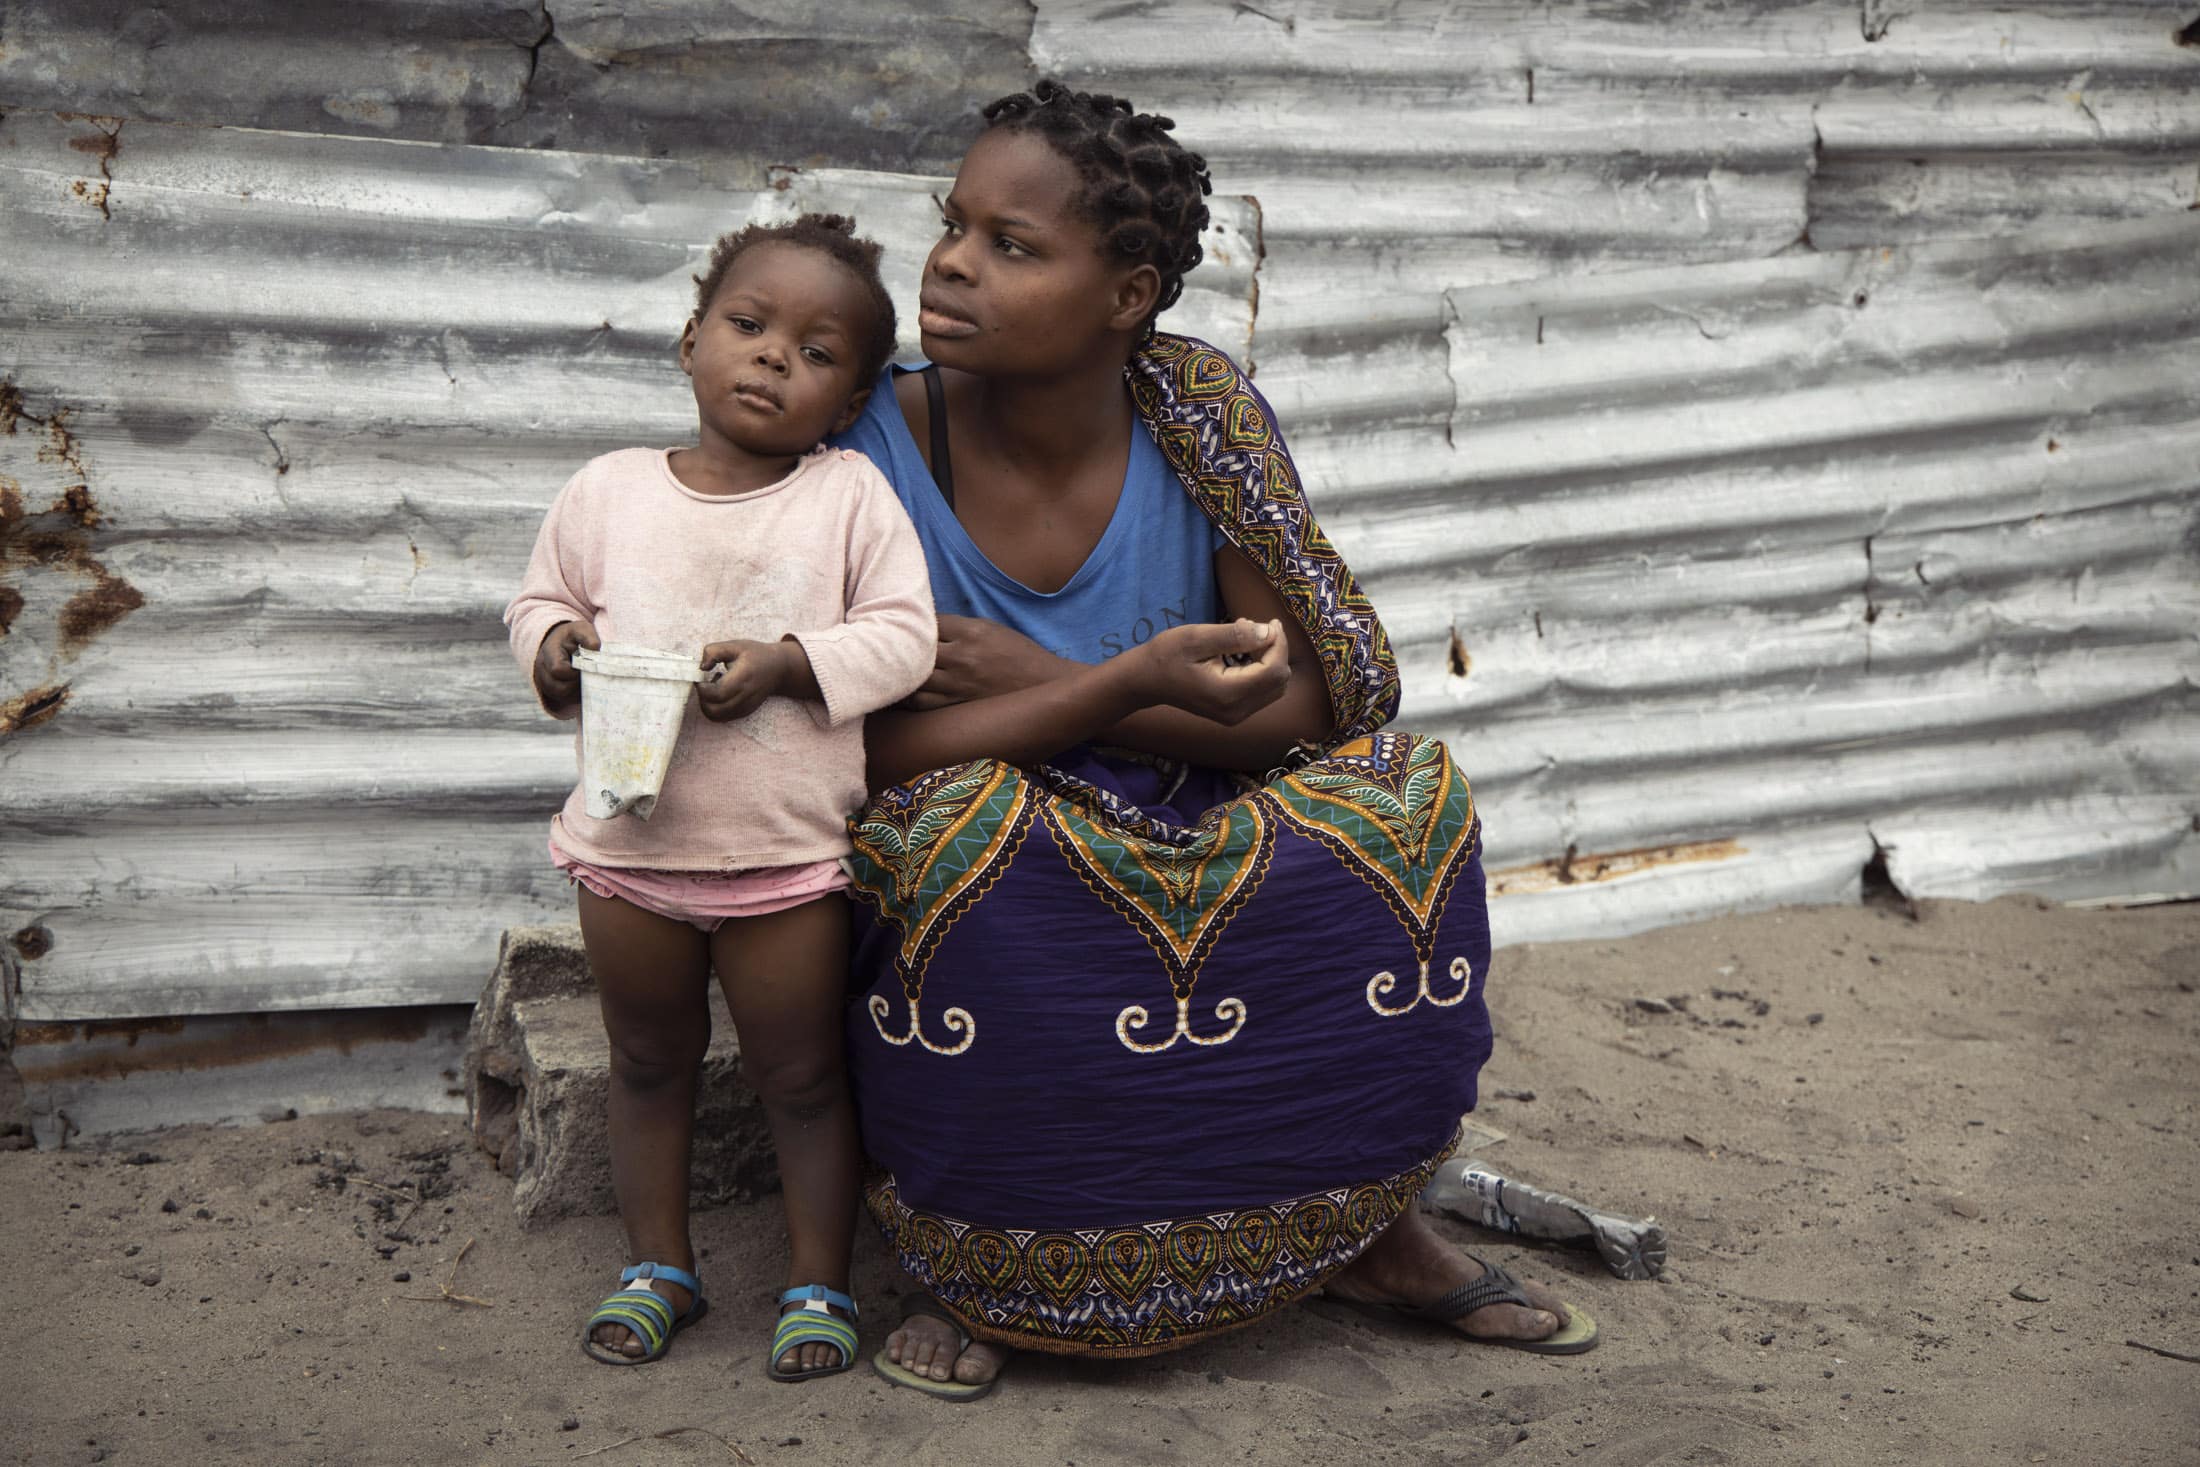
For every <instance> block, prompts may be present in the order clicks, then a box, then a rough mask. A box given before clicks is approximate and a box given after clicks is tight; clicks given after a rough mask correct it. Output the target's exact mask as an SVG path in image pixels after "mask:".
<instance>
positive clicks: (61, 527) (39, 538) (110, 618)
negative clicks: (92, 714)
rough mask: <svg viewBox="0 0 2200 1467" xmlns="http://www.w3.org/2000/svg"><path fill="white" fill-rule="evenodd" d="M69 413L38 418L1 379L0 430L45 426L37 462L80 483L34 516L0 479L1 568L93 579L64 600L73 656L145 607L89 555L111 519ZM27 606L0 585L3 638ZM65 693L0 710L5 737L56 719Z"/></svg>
mask: <svg viewBox="0 0 2200 1467" xmlns="http://www.w3.org/2000/svg"><path fill="white" fill-rule="evenodd" d="M69 417H70V409H68V408H66V407H56V408H55V409H53V411H52V412H50V413H48V414H47V415H45V416H44V417H40V416H39V415H38V414H36V413H34V412H32V411H31V410H30V409H29V407H28V406H27V405H26V404H25V402H24V399H23V394H22V391H21V389H19V388H18V387H17V386H16V385H15V383H14V382H13V381H12V380H8V381H0V431H5V432H7V433H11V434H12V433H17V432H20V431H21V425H22V424H24V423H30V424H33V425H35V426H38V427H42V428H44V429H45V430H46V441H45V442H44V443H42V444H40V445H39V448H38V459H39V462H41V463H49V464H54V465H57V466H59V467H60V468H62V469H64V470H66V471H67V473H68V474H69V476H70V477H72V478H74V479H76V480H78V481H79V482H77V483H74V484H70V485H69V486H68V487H67V488H65V489H64V490H62V491H61V494H60V496H59V497H58V498H56V499H55V500H54V501H53V503H51V504H49V505H48V506H47V507H46V508H45V509H44V510H43V511H42V512H40V513H38V514H35V515H34V514H29V513H26V512H25V509H24V506H23V492H22V486H21V485H20V484H19V483H18V482H17V481H15V480H14V479H10V478H6V477H4V476H0V570H5V569H7V567H8V566H9V564H10V563H11V562H13V561H15V560H17V559H18V558H20V559H21V560H23V561H25V562H27V563H28V564H31V565H36V566H42V567H45V568H48V569H52V570H60V571H64V572H66V573H68V574H70V575H73V576H77V577H80V578H81V579H83V580H84V581H86V582H88V584H87V585H86V586H85V587H84V588H83V589H82V590H80V591H78V592H77V593H76V594H75V595H73V596H71V597H70V598H69V599H68V600H67V601H65V602H64V603H62V607H61V610H60V613H59V614H58V617H57V619H56V626H55V631H56V634H57V644H56V654H57V656H59V657H73V656H75V655H76V654H77V653H79V652H81V651H83V649H84V648H85V647H86V646H87V645H88V644H89V643H90V642H91V641H92V640H93V639H94V638H96V637H98V636H99V635H101V634H102V633H104V632H105V631H106V630H107V629H108V628H110V627H112V626H113V625H114V624H115V623H116V622H118V621H121V620H122V619H123V618H124V617H126V616H128V615H129V614H130V613H131V612H133V611H136V610H137V609H138V608H140V607H142V606H143V605H145V595H144V593H143V592H141V591H139V590H138V588H137V587H135V586H133V585H131V584H130V583H129V582H128V581H126V580H124V579H123V578H122V577H120V576H118V575H116V574H115V573H114V572H113V571H110V570H109V569H107V567H106V566H105V565H104V564H102V563H101V562H100V561H99V560H97V559H96V558H94V557H93V555H92V553H91V547H90V534H91V532H92V531H93V530H95V529H97V528H99V527H100V526H101V525H103V524H104V523H106V516H105V515H104V514H103V513H101V511H100V508H99V501H98V499H97V498H96V497H95V496H94V495H93V493H92V487H91V485H90V484H89V483H88V482H84V481H85V480H86V479H87V478H88V475H87V474H86V473H85V470H84V448H83V444H82V443H81V442H79V441H78V439H77V437H76V435H75V434H74V433H72V432H70V431H69ZM23 606H24V598H23V594H22V592H21V591H20V590H19V589H17V588H16V587H14V586H12V585H11V586H4V587H0V635H4V634H6V633H7V632H9V631H10V630H11V629H12V628H13V626H14V624H15V620H16V618H17V617H18V616H19V615H20V614H21V613H22V610H23ZM67 692H68V689H67V687H66V686H65V685H64V686H61V687H59V689H58V691H56V689H55V688H53V687H51V686H49V687H48V688H46V689H42V690H40V691H39V692H37V693H29V694H25V695H24V696H23V697H22V698H19V699H17V700H15V702H13V703H10V704H8V705H7V706H6V708H4V709H0V734H4V733H13V732H15V731H16V730H18V729H23V728H29V727H31V726H32V725H33V724H35V723H39V722H43V721H44V720H45V719H47V718H50V717H52V716H53V714H54V713H55V712H56V711H58V709H59V707H60V700H61V699H62V698H64V697H66V696H67ZM49 695H50V696H49ZM41 699H43V700H44V701H41Z"/></svg>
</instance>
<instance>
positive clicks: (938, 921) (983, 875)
mask: <svg viewBox="0 0 2200 1467" xmlns="http://www.w3.org/2000/svg"><path fill="white" fill-rule="evenodd" d="M1031 803H1032V799H1031V793H1030V786H1029V784H1028V782H1027V781H1026V780H1025V778H1024V775H1023V773H1022V771H1020V770H1018V769H1017V768H1016V766H1015V765H1013V764H1009V763H1006V762H1005V761H1002V760H998V759H979V760H974V761H972V762H970V763H968V764H958V765H955V766H953V767H952V768H948V769H940V770H935V771H933V772H932V773H930V774H926V775H923V776H920V777H919V778H917V779H915V780H912V781H910V782H909V783H908V784H906V785H900V786H896V787H895V788H893V789H890V790H886V791H884V792H882V793H881V794H880V795H879V796H877V797H876V798H874V799H873V800H872V801H871V802H870V803H869V804H867V805H865V806H864V807H863V809H862V811H861V812H860V813H859V814H858V815H857V816H856V818H855V819H853V820H851V821H850V822H849V823H848V835H849V840H850V842H851V844H853V846H854V847H855V851H854V854H853V856H852V857H851V859H850V861H849V866H850V868H851V873H850V874H851V879H852V881H853V883H854V890H855V893H856V895H857V896H858V897H859V898H861V899H862V900H865V901H867V902H869V903H870V904H871V905H872V906H873V907H875V908H876V909H877V910H878V912H879V914H880V915H881V916H882V917H884V918H885V919H886V921H888V922H889V923H891V924H892V925H893V926H894V928H895V930H896V931H898V932H899V933H900V934H901V945H900V948H899V950H898V951H897V952H896V954H895V956H896V958H897V959H898V960H899V964H900V967H901V980H902V988H903V990H904V992H905V993H906V994H907V995H908V996H909V997H910V998H912V999H914V998H916V997H917V996H918V993H919V991H920V990H921V989H922V987H923V983H924V967H925V964H926V963H927V962H929V961H930V960H931V956H932V953H933V952H934V951H935V950H936V949H937V948H938V947H939V945H940V942H941V940H942V939H944V938H945V937H946V936H947V932H948V929H949V928H950V927H952V926H953V925H954V923H955V920H956V918H958V917H960V916H961V915H962V914H963V912H964V911H966V910H967V909H968V908H969V907H970V906H971V904H972V903H974V902H975V901H976V900H977V899H978V897H979V896H981V895H982V894H983V893H984V892H985V890H986V888H988V887H990V886H991V885H992V884H993V883H994V882H995V881H998V880H999V879H1000V877H1001V875H1002V873H1003V872H1005V871H1006V870H1007V869H1008V864H1009V862H1010V861H1011V860H1012V859H1013V858H1014V856H1015V854H1016V850H1017V848H1018V847H1019V846H1020V845H1021V844H1022V843H1023V839H1024V836H1025V834H1026V833H1027V832H1028V831H1029V830H1030V828H1031Z"/></svg>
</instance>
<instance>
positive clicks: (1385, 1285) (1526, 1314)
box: [1327, 1207, 1565, 1340]
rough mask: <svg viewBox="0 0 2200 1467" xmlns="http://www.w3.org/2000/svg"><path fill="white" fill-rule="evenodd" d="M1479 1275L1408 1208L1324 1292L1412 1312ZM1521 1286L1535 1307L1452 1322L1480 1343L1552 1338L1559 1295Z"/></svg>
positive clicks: (1486, 1309) (1507, 1307) (1495, 1307)
mask: <svg viewBox="0 0 2200 1467" xmlns="http://www.w3.org/2000/svg"><path fill="white" fill-rule="evenodd" d="M1481 1276H1482V1266H1481V1265H1480V1264H1478V1263H1476V1262H1474V1261H1473V1260H1472V1259H1470V1258H1468V1257H1467V1256H1466V1255H1465V1254H1464V1253H1461V1252H1460V1251H1459V1250H1458V1249H1457V1248H1454V1247H1453V1246H1452V1245H1451V1244H1449V1243H1447V1242H1445V1241H1444V1240H1443V1239H1442V1238H1441V1237H1439V1236H1438V1235H1437V1233H1436V1231H1435V1229H1433V1228H1431V1227H1430V1226H1429V1225H1428V1221H1427V1219H1425V1218H1423V1217H1422V1216H1421V1213H1420V1210H1419V1209H1418V1208H1413V1207H1409V1208H1407V1209H1406V1211H1405V1212H1404V1213H1403V1214H1402V1215H1401V1216H1400V1217H1399V1219H1398V1220H1397V1221H1396V1222H1394V1223H1392V1224H1391V1225H1390V1227H1389V1228H1388V1229H1386V1230H1385V1231H1384V1233H1383V1235H1382V1236H1381V1237H1379V1238H1377V1239H1376V1240H1375V1241H1374V1242H1373V1243H1370V1244H1369V1245H1368V1248H1367V1251H1366V1252H1365V1253H1362V1254H1361V1255H1360V1256H1359V1257H1358V1258H1357V1259H1355V1260H1354V1261H1353V1263H1352V1264H1351V1266H1350V1267H1348V1268H1346V1269H1344V1270H1343V1271H1342V1272H1341V1273H1339V1274H1338V1275H1337V1276H1336V1277H1334V1278H1332V1279H1331V1280H1330V1281H1329V1283H1328V1286H1327V1291H1328V1292H1329V1293H1330V1294H1333V1295H1335V1296H1336V1297H1337V1298H1340V1299H1350V1300H1352V1301H1353V1302H1355V1303H1360V1304H1397V1305H1402V1306H1404V1307H1405V1308H1408V1309H1416V1308H1419V1307H1421V1306H1423V1305H1426V1304H1431V1303H1434V1302H1435V1301H1436V1300H1438V1299H1441V1298H1443V1297H1444V1295H1446V1294H1448V1293H1450V1292H1451V1291H1452V1290H1453V1289H1456V1288H1458V1287H1460V1286H1461V1285H1462V1284H1471V1283H1473V1282H1474V1281H1475V1280H1476V1279H1478V1278H1480V1277H1481ZM1520 1287H1521V1290H1522V1292H1524V1293H1526V1294H1527V1296H1528V1298H1529V1299H1530V1300H1532V1301H1533V1302H1534V1303H1535V1305H1536V1306H1537V1307H1535V1308H1533V1309H1523V1308H1521V1307H1520V1306H1519V1305H1518V1304H1485V1305H1483V1306H1482V1307H1481V1308H1480V1309H1477V1310H1475V1311H1473V1312H1472V1313H1471V1314H1468V1315H1466V1316H1465V1317H1464V1318H1462V1319H1458V1320H1455V1321H1453V1323H1454V1324H1456V1325H1457V1326H1458V1328H1459V1329H1460V1330H1461V1331H1463V1332H1464V1333H1466V1334H1469V1335H1472V1336H1474V1337H1475V1338H1477V1339H1484V1340H1541V1339H1546V1338H1548V1337H1550V1336H1551V1335H1554V1334H1556V1333H1557V1332H1558V1329H1559V1326H1560V1324H1561V1323H1562V1322H1563V1321H1564V1319H1565V1306H1564V1305H1563V1304H1561V1303H1560V1302H1559V1298H1558V1296H1557V1295H1556V1294H1554V1293H1552V1292H1551V1291H1550V1290H1549V1289H1546V1288H1544V1287H1543V1286H1542V1285H1541V1284H1534V1283H1529V1282H1527V1281H1526V1280H1522V1281H1521V1284H1520Z"/></svg>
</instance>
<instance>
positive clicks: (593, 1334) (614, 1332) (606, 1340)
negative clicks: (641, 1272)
mask: <svg viewBox="0 0 2200 1467" xmlns="http://www.w3.org/2000/svg"><path fill="white" fill-rule="evenodd" d="M621 1287H623V1288H630V1289H640V1288H647V1289H649V1290H651V1291H652V1292H654V1293H655V1294H656V1295H657V1296H658V1297H659V1298H661V1299H663V1300H664V1301H665V1302H666V1303H667V1304H670V1305H671V1306H672V1317H673V1318H674V1319H678V1318H680V1317H682V1316H683V1315H685V1314H686V1313H687V1312H688V1307H689V1306H690V1305H692V1304H693V1303H694V1302H695V1296H694V1295H693V1294H691V1293H689V1292H688V1291H687V1290H686V1289H683V1288H681V1287H680V1286H679V1285H678V1284H676V1283H674V1282H673V1281H672V1280H670V1279H664V1278H653V1279H651V1280H649V1281H648V1282H647V1283H646V1284H645V1283H643V1281H642V1280H640V1279H636V1280H635V1281H634V1282H633V1283H631V1284H624V1285H621ZM588 1338H589V1340H590V1341H591V1342H592V1343H593V1344H595V1345H596V1346H597V1347H598V1348H599V1349H604V1350H609V1351H610V1352H611V1353H612V1354H614V1355H624V1356H626V1358H627V1359H629V1360H639V1359H641V1358H642V1357H643V1356H644V1355H647V1354H648V1353H649V1347H648V1346H647V1345H644V1344H643V1343H642V1337H641V1336H640V1335H638V1334H636V1333H634V1331H632V1330H630V1329H628V1328H627V1327H626V1326H625V1325H623V1324H612V1323H609V1322H606V1323H603V1324H599V1325H597V1326H596V1327H595V1328H594V1329H592V1330H590V1331H589V1332H588Z"/></svg>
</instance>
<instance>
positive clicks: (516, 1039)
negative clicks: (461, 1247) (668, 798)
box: [465, 926, 779, 1225]
mask: <svg viewBox="0 0 2200 1467" xmlns="http://www.w3.org/2000/svg"><path fill="white" fill-rule="evenodd" d="M710 1006H711V1040H710V1049H709V1051H708V1052H707V1053H706V1054H705V1056H704V1059H703V1076H702V1082H701V1084H700V1085H699V1087H698V1089H697V1096H696V1106H695V1148H694V1160H693V1167H692V1172H691V1175H690V1181H689V1188H690V1195H691V1197H692V1198H693V1201H694V1205H696V1206H698V1207H710V1206H720V1205H723V1204H725V1203H728V1202H738V1201H746V1200H748V1199H749V1198H752V1197H755V1196H757V1195H758V1194H759V1193H762V1192H766V1191H770V1190H771V1189H773V1188H775V1187H777V1186H778V1185H779V1174H778V1167H777V1163H776V1161H775V1159H774V1157H773V1155H772V1149H771V1136H770V1132H769V1130H768V1128H767V1127H766V1125H765V1121H764V1109H763V1106H762V1105H760V1104H759V1103H758V1101H757V1099H756V1096H755V1093H754V1092H753V1091H751V1090H750V1089H749V1088H748V1086H747V1085H746V1084H744V1083H743V1082H742V1080H741V1076H740V1066H741V1051H740V1048H739V1046H738V1045H737V1043H736V1042H735V1039H734V1033H733V1020H732V1018H731V1016H729V1015H728V1014H727V1012H726V1001H725V998H724V996H723V995H721V994H720V993H719V992H718V990H717V986H716V985H715V984H713V985H712V988H711V995H710ZM465 1070H466V1113H467V1117H468V1120H469V1121H470V1123H471V1125H472V1127H473V1133H474V1139H475V1140H476V1141H477V1142H478V1143H479V1144H480V1145H481V1147H482V1149H483V1150H485V1151H487V1152H488V1153H489V1154H490V1155H492V1156H494V1157H495V1158H496V1159H497V1170H499V1171H501V1172H503V1173H504V1174H505V1175H506V1176H508V1177H510V1178H512V1181H513V1184H514V1185H513V1190H512V1203H513V1206H514V1208H515V1209H516V1210H517V1211H518V1213H519V1218H520V1222H521V1223H522V1224H523V1225H528V1224H532V1223H536V1222H542V1221H548V1220H550V1219H553V1218H561V1217H576V1216H581V1215H586V1214H594V1213H608V1212H615V1211H617V1206H616V1204H615V1203H614V1202H613V1200H612V1195H611V1143H610V1138H609V1136H608V1135H607V1134H606V1128H605V1111H604V1104H605V1098H606V1096H607V1094H608V1092H609V1089H610V1079H611V1044H610V1041H609V1040H608V1039H607V1038H606V1037H605V1036H604V1029H603V1017H602V1013H601V1011H600V1009H599V1008H598V1007H597V1001H596V986H595V983H594V980H593V979H592V978H591V977H590V976H589V972H588V955H587V953H586V951H585V950H584V949H583V948H582V946H581V936H580V928H579V927H577V926H559V927H517V928H513V929H511V930H510V931H508V932H506V933H505V935H504V942H503V945H502V947H501V949H500V950H499V952H498V955H497V966H496V972H495V973H494V974H492V975H491V977H490V979H489V986H488V987H487V988H485V989H484V990H483V991H482V995H481V1001H480V1002H479V1003H478V1004H476V1005H475V1006H474V1018H473V1025H472V1028H471V1029H470V1030H469V1032H468V1034H467V1040H466V1065H465Z"/></svg>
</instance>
